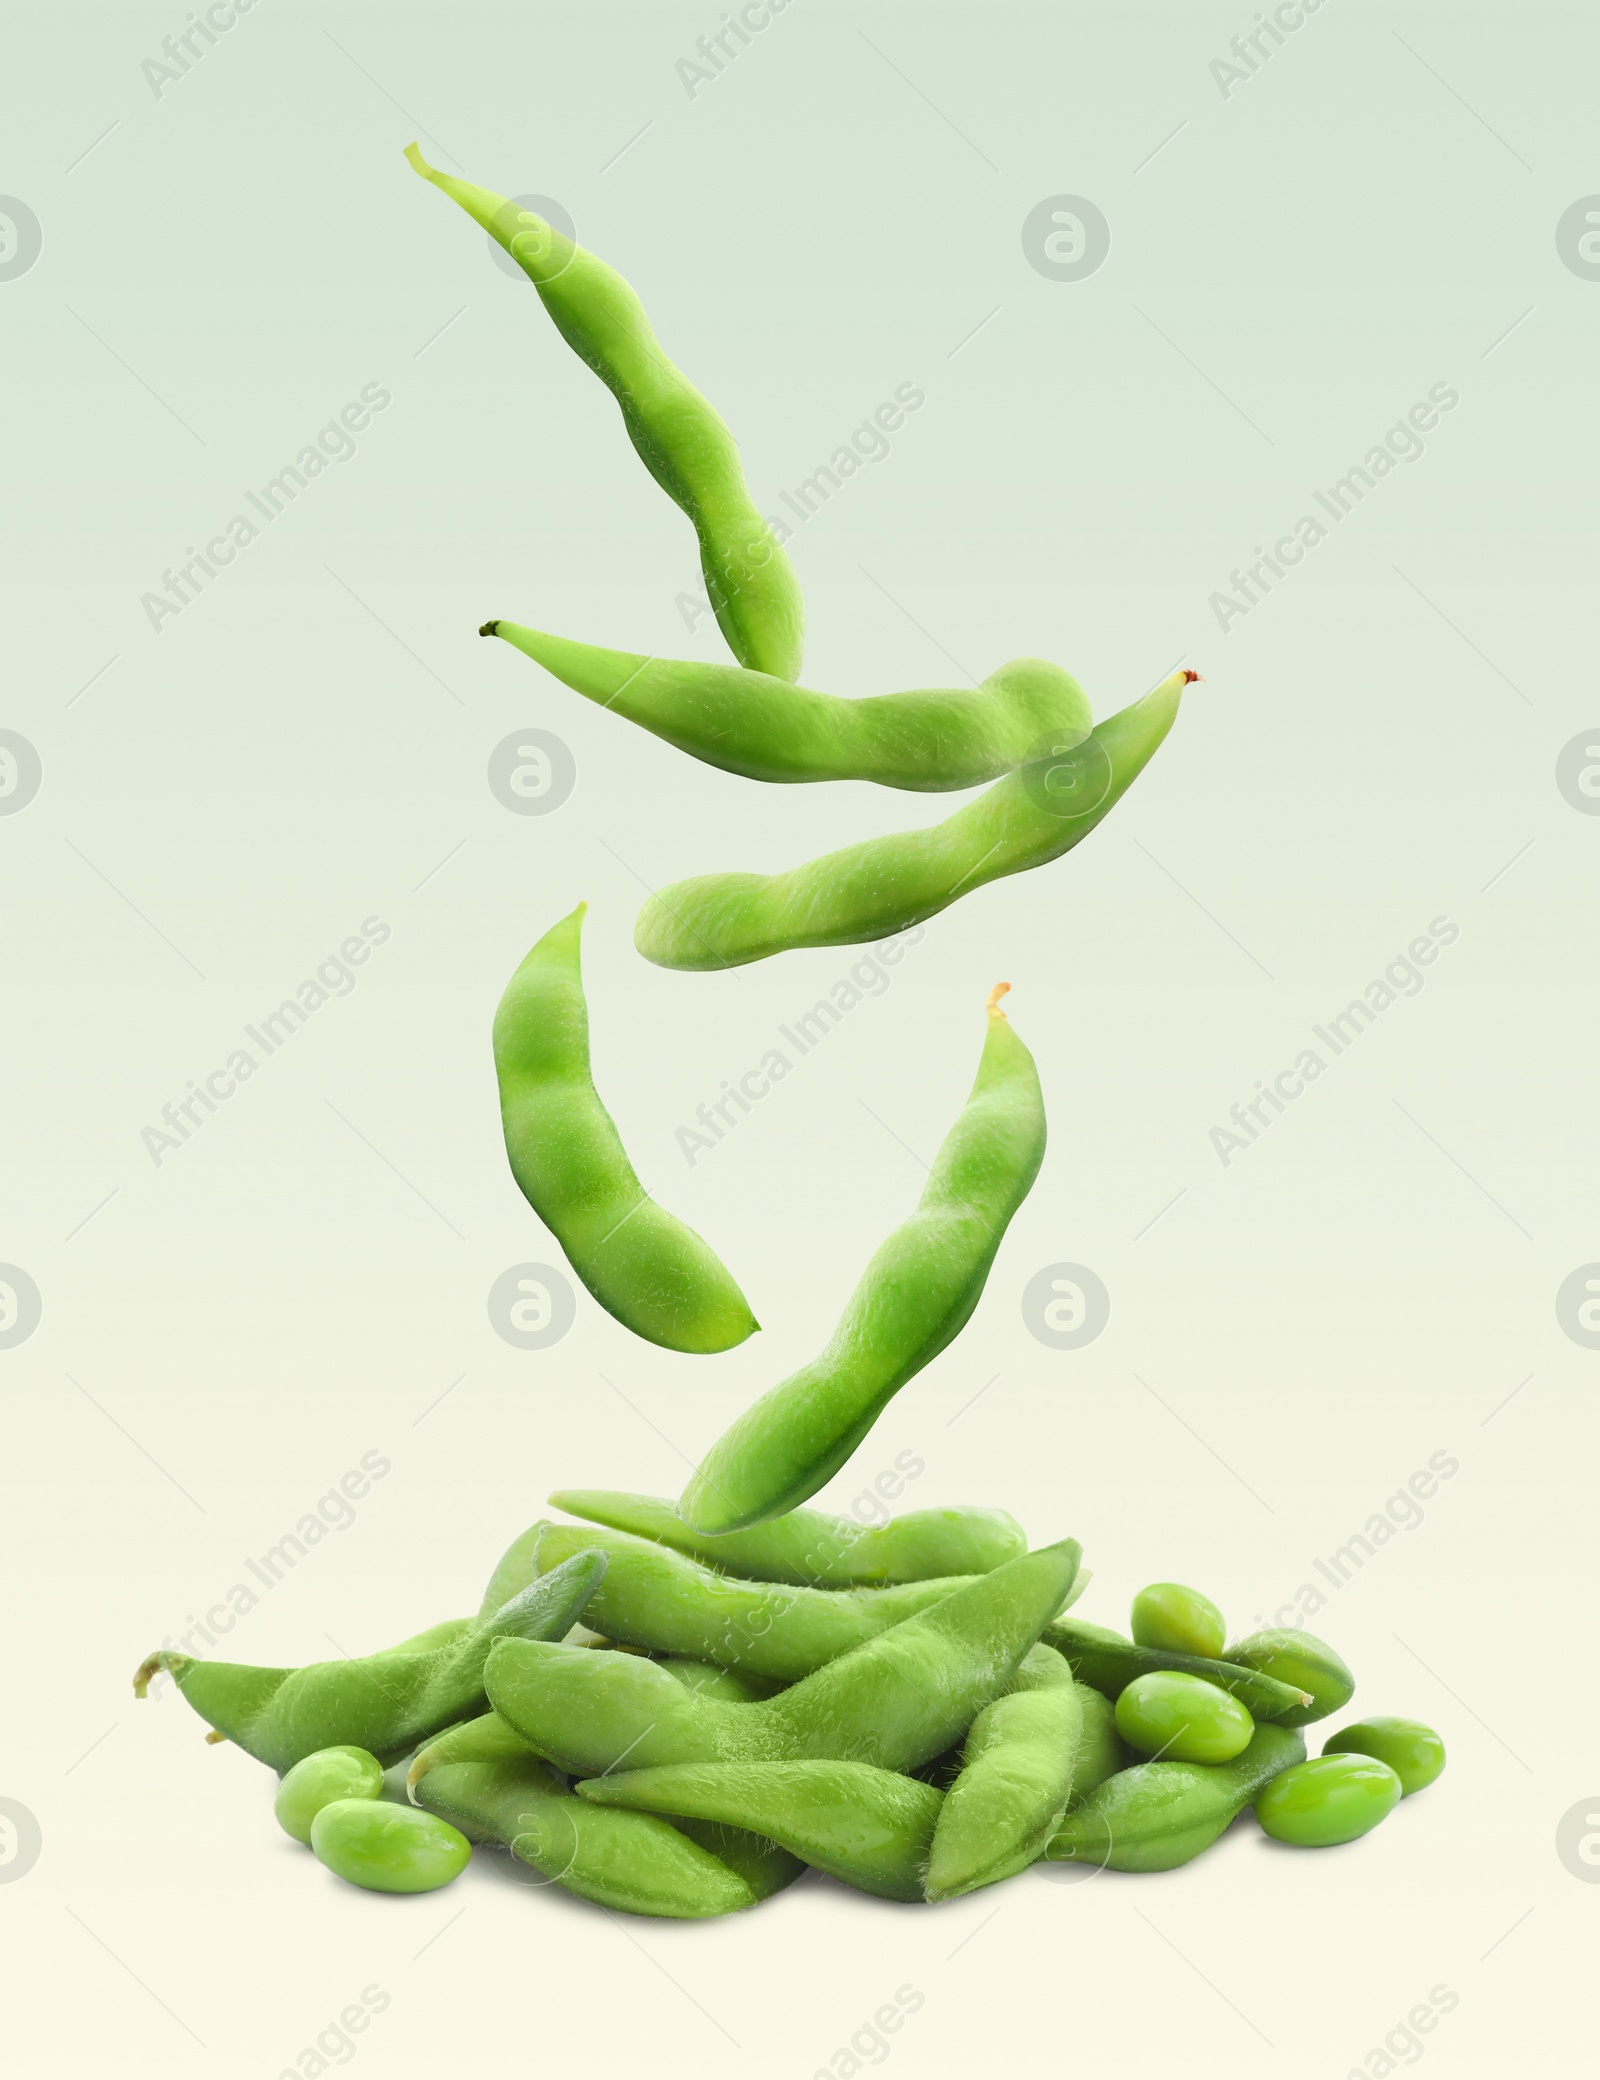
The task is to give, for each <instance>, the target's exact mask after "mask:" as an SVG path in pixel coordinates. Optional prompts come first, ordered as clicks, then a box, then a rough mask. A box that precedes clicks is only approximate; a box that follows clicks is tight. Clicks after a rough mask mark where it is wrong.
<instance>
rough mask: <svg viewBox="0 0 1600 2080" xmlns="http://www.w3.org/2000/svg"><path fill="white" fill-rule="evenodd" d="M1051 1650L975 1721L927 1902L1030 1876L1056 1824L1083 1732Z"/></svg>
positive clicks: (1068, 1675) (937, 1845)
mask: <svg viewBox="0 0 1600 2080" xmlns="http://www.w3.org/2000/svg"><path fill="white" fill-rule="evenodd" d="M1086 1694H1087V1693H1086V1692H1085V1691H1083V1690H1082V1689H1080V1687H1079V1686H1078V1684H1076V1683H1075V1682H1074V1681H1073V1680H1072V1671H1071V1669H1070V1668H1068V1667H1067V1665H1066V1663H1065V1662H1064V1661H1063V1660H1062V1658H1061V1656H1060V1655H1059V1654H1053V1653H1052V1652H1051V1651H1050V1649H1049V1648H1048V1647H1034V1648H1033V1649H1032V1650H1031V1651H1030V1652H1029V1653H1027V1654H1025V1655H1024V1656H1023V1660H1022V1666H1021V1667H1020V1668H1019V1669H1018V1670H1017V1672H1016V1674H1015V1675H1014V1676H1013V1677H1012V1678H1011V1683H1010V1687H1009V1688H1008V1689H1007V1690H1006V1691H1005V1693H1004V1695H1003V1696H1000V1697H997V1698H996V1699H995V1700H994V1702H993V1703H992V1704H986V1705H985V1706H984V1708H983V1710H982V1711H981V1712H979V1714H978V1716H977V1717H976V1718H975V1719H974V1720H973V1722H972V1727H971V1731H970V1732H969V1733H968V1735H967V1739H966V1745H965V1747H964V1748H963V1749H962V1751H961V1773H960V1775H959V1776H958V1777H957V1778H956V1780H955V1782H954V1783H953V1784H952V1785H951V1786H950V1789H949V1790H948V1791H947V1792H946V1794H945V1800H944V1805H943V1808H942V1809H941V1811H940V1813H939V1818H938V1825H937V1826H936V1827H935V1829H934V1834H933V1845H932V1848H931V1850H930V1852H929V1856H928V1869H927V1879H926V1892H927V1897H928V1898H929V1899H934V1900H938V1899H955V1898H956V1897H957V1896H958V1895H959V1894H960V1893H963V1892H975V1891H977V1889H978V1887H979V1886H980V1885H993V1884H995V1883H996V1882H997V1881H998V1880H999V1879H1001V1878H1010V1877H1014V1876H1015V1875H1016V1873H1017V1872H1018V1871H1021V1870H1026V1869H1027V1867H1028V1865H1029V1864H1030V1863H1033V1862H1035V1861H1036V1860H1037V1858H1038V1857H1039V1856H1040V1855H1041V1854H1042V1853H1043V1850H1044V1846H1045V1844H1046V1842H1048V1841H1049V1840H1050V1837H1051V1836H1052V1835H1053V1834H1054V1833H1055V1831H1056V1829H1057V1827H1059V1826H1060V1824H1061V1817H1062V1815H1063V1814H1064V1813H1065V1811H1066V1809H1067V1800H1068V1798H1069V1797H1070V1796H1071V1792H1072V1768H1073V1761H1074V1758H1075V1756H1076V1753H1077V1749H1078V1743H1079V1741H1080V1740H1081V1738H1082V1735H1083V1698H1084V1697H1085V1695H1086Z"/></svg>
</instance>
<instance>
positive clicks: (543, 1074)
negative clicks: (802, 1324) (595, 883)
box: [494, 903, 759, 1352]
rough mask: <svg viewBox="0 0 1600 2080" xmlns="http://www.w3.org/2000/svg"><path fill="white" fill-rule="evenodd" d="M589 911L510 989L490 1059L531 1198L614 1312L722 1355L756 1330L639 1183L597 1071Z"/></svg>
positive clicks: (650, 1333) (681, 1345) (649, 1336)
mask: <svg viewBox="0 0 1600 2080" xmlns="http://www.w3.org/2000/svg"><path fill="white" fill-rule="evenodd" d="M588 907H589V906H588V904H587V903H580V904H579V905H578V907H577V909H576V910H574V911H573V912H572V913H571V915H570V916H568V917H564V918H563V919H562V920H561V922H560V923H559V924H557V925H553V926H552V927H551V929H550V930H549V931H548V932H546V933H545V935H544V937H543V938H542V939H541V940H540V941H539V943H538V945H537V946H535V947H534V949H533V951H532V952H531V953H530V954H529V955H528V957H527V959H526V960H525V961H523V963H522V965H521V966H520V967H519V968H518V969H517V972H516V973H515V975H513V976H512V978H511V980H510V982H509V983H508V984H507V986H506V992H505V995H504V996H503V997H502V998H501V999H500V1008H499V1010H498V1011H497V1012H496V1013H495V1020H494V1063H495V1071H496V1074H497V1076H498V1078H499V1082H500V1117H501V1121H502V1124H503V1126H504V1128H505V1140H506V1154H507V1156H508V1157H509V1158H510V1161H511V1173H512V1175H513V1176H514V1177H515V1178H516V1180H517V1183H518V1184H519V1185H520V1186H521V1188H522V1194H523V1197H524V1198H525V1199H526V1200H527V1201H528V1204H529V1205H530V1206H531V1207H532V1208H533V1210H534V1212H535V1213H536V1214H538V1216H539V1218H540V1219H541V1220H542V1221H543V1222H544V1223H545V1225H546V1227H548V1228H549V1229H550V1231H551V1232H552V1234H554V1236H555V1238H556V1240H557V1241H558V1242H559V1243H560V1244H561V1247H562V1249H563V1250H564V1251H565V1253H566V1257H567V1261H568V1263H569V1264H571V1266H572V1268H573V1270H574V1271H575V1272H576V1273H577V1274H578V1276H579V1278H581V1279H582V1280H583V1282H584V1284H585V1285H586V1286H587V1287H588V1288H589V1291H590V1292H591V1293H592V1294H593V1295H594V1297H595V1299H596V1300H598V1301H599V1303H600V1305H601V1306H602V1307H603V1308H604V1309H605V1310H606V1312H607V1314H609V1315H612V1316H613V1317H614V1318H615V1319H616V1320H617V1321H619V1322H621V1323H622V1325H623V1327H624V1328H626V1329H631V1330H632V1331H633V1332H634V1334H635V1335H636V1336H642V1337H644V1338H645V1340H646V1341H647V1342H649V1343H656V1344H660V1345H662V1346H663V1347H664V1348H665V1349H667V1350H673V1351H697V1352H708V1351H725V1350H731V1349H732V1348H733V1346H734V1345H735V1344H736V1343H743V1342H744V1340H745V1338H746V1337H747V1336H748V1335H750V1333H751V1332H752V1330H754V1329H755V1328H757V1327H758V1326H759V1325H758V1323H757V1321H756V1318H755V1316H754V1315H753V1314H752V1313H751V1312H750V1307H749V1303H748V1302H747V1301H746V1299H745V1297H744V1295H743V1293H741V1292H740V1290H739V1288H738V1287H737V1286H736V1285H735V1284H734V1282H733V1279H732V1278H731V1277H730V1275H729V1273H728V1270H727V1268H726V1266H725V1265H724V1264H723V1262H722V1260H721V1259H720V1258H719V1257H718V1256H717V1255H716V1253H715V1252H714V1251H713V1250H712V1249H711V1248H710V1246H709V1245H708V1244H707V1243H705V1242H703V1241H702V1240H701V1238H700V1237H699V1236H698V1235H697V1234H696V1233H695V1232H694V1230H693V1229H692V1228H687V1227H685V1226H684V1224H683V1222H682V1221H680V1220H675V1219H674V1218H673V1216H672V1215H671V1214H670V1213H668V1212H666V1211H665V1209H664V1208H662V1207H660V1206H658V1205H657V1204H656V1202H655V1200H654V1199H652V1198H651V1197H650V1195H649V1193H648V1192H646V1190H645V1188H644V1186H643V1185H642V1184H640V1182H639V1179H638V1177H637V1175H636V1174H635V1172H634V1168H633V1165H632V1164H631V1163H630V1162H629V1161H628V1156H627V1151H626V1150H625V1149H624V1148H623V1146H622V1138H621V1136H620V1135H619V1134H618V1132H617V1130H616V1126H615V1124H614V1123H613V1121H612V1118H611V1115H610V1113H609V1112H607V1111H606V1109H605V1107H604V1105H602V1104H601V1102H600V1097H599V1094H598V1092H597V1091H596V1090H595V1087H594V1079H593V1077H592V1075H591V1074H590V1070H589V1011H588V1006H587V1004H586V1003H585V1001H584V995H583V977H582V971H581V968H580V965H579V940H580V935H581V933H582V930H583V919H584V913H585V912H586V911H587V909H588Z"/></svg>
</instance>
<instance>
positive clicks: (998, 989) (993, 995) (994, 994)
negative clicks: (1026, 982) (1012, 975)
mask: <svg viewBox="0 0 1600 2080" xmlns="http://www.w3.org/2000/svg"><path fill="white" fill-rule="evenodd" d="M1010 987H1011V985H1010V983H1009V982H997V983H996V984H995V986H994V988H993V989H992V990H990V992H989V1001H988V1003H987V1005H986V1006H985V1007H984V1008H985V1009H986V1010H988V1011H991V1012H993V1014H994V1016H995V1017H996V1018H1004V1017H1005V1013H1004V1012H1003V1011H1002V1010H1001V1009H1000V999H1001V998H1002V997H1003V996H1004V995H1005V994H1006V993H1007V991H1008V990H1009V989H1010Z"/></svg>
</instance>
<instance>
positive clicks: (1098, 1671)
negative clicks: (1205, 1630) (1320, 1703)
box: [1044, 1618, 1311, 1726]
mask: <svg viewBox="0 0 1600 2080" xmlns="http://www.w3.org/2000/svg"><path fill="white" fill-rule="evenodd" d="M1044 1643H1045V1645H1046V1646H1047V1647H1054V1648H1055V1650H1056V1652H1057V1653H1058V1654H1064V1655H1065V1656H1066V1658H1067V1660H1068V1661H1069V1662H1070V1663H1071V1664H1072V1672H1073V1674H1074V1675H1075V1676H1076V1677H1077V1679H1078V1681H1079V1682H1080V1683H1087V1684H1088V1685H1089V1687H1090V1688H1091V1689H1092V1690H1098V1691H1100V1692H1101V1693H1102V1695H1104V1696H1106V1697H1109V1698H1110V1699H1112V1701H1113V1702H1115V1700H1116V1699H1117V1698H1119V1697H1120V1696H1121V1695H1122V1693H1123V1691H1124V1690H1125V1689H1126V1688H1127V1687H1128V1685H1129V1684H1130V1683H1131V1682H1133V1681H1134V1680H1135V1679H1136V1678H1137V1677H1139V1676H1145V1675H1149V1674H1150V1673H1151V1672H1152V1671H1153V1670H1157V1669H1162V1670H1171V1671H1172V1672H1173V1673H1174V1674H1177V1675H1190V1676H1199V1677H1201V1678H1202V1680H1203V1681H1205V1682H1208V1683H1215V1684H1216V1686H1217V1688H1218V1689H1219V1690H1226V1691H1228V1692H1230V1694H1231V1695H1233V1696H1234V1697H1237V1698H1238V1700H1239V1702H1240V1703H1241V1704H1242V1705H1244V1706H1245V1708H1246V1709H1247V1710H1248V1712H1249V1713H1250V1716H1251V1717H1252V1718H1253V1719H1266V1720H1270V1721H1271V1722H1272V1723H1273V1724H1274V1725H1277V1726H1289V1725H1293V1724H1297V1723H1298V1722H1297V1721H1296V1720H1294V1719H1292V1718H1291V1717H1290V1714H1291V1713H1295V1712H1298V1711H1300V1710H1302V1709H1303V1708H1304V1707H1305V1706H1307V1705H1308V1704H1309V1703H1310V1702H1311V1695H1310V1692H1309V1691H1307V1690H1301V1689H1298V1688H1296V1687H1295V1686H1294V1685H1293V1684H1291V1683H1288V1682H1280V1681H1279V1680H1278V1679H1277V1677H1276V1676H1270V1675H1264V1674H1262V1673H1261V1672H1260V1671H1259V1670H1257V1669H1255V1668H1251V1667H1247V1666H1246V1665H1244V1664H1243V1663H1241V1662H1235V1661H1231V1660H1230V1661H1208V1660H1207V1659H1205V1657H1204V1656H1202V1655H1199V1654H1169V1653H1168V1652H1167V1651H1166V1650H1165V1649H1164V1648H1162V1647H1136V1646H1134V1645H1132V1644H1131V1643H1130V1642H1129V1641H1127V1640H1125V1639H1123V1638H1122V1637H1121V1635H1120V1634H1118V1633H1115V1632H1112V1631H1110V1630H1109V1629H1108V1628H1107V1627H1106V1626H1104V1625H1088V1624H1085V1623H1084V1621H1083V1620H1082V1619H1081V1618H1058V1619H1057V1620H1056V1621H1055V1623H1054V1624H1052V1625H1047V1626H1046V1627H1045V1630H1044Z"/></svg>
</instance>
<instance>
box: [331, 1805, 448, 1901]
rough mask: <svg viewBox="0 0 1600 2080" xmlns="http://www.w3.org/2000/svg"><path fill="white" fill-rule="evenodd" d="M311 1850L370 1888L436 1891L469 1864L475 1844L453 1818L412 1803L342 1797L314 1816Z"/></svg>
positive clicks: (354, 1882) (337, 1872) (351, 1880)
mask: <svg viewBox="0 0 1600 2080" xmlns="http://www.w3.org/2000/svg"><path fill="white" fill-rule="evenodd" d="M311 1853H312V1854H313V1855H314V1856H315V1857H316V1859H317V1861H318V1863H323V1864H326V1865H327V1867H328V1869H329V1870H330V1871H332V1872H333V1873H334V1875H335V1876H336V1877H340V1878H344V1879H346V1880H347V1881H348V1882H349V1883H350V1884H352V1885H360V1886H362V1887H363V1888H364V1889H365V1890H366V1891H368V1892H437V1891H438V1889H439V1887H440V1886H441V1885H448V1884H449V1883H450V1881H451V1879H452V1878H459V1877H460V1875H461V1873H462V1872H463V1871H464V1870H465V1869H466V1867H467V1863H468V1860H469V1858H470V1857H471V1855H472V1845H471V1843H470V1842H469V1841H468V1840H467V1838H466V1836H465V1835H464V1834H462V1833H461V1832H460V1830H459V1829H458V1828H454V1827H452V1826H451V1825H450V1824H449V1822H448V1821H445V1820H440V1819H437V1818H436V1817H435V1816H434V1815H433V1814H432V1813H419V1812H418V1811H417V1810H416V1809H415V1807H413V1806H396V1805H390V1804H389V1803H388V1801H387V1800H384V1799H367V1798H339V1799H335V1800H334V1802H333V1804H332V1805H328V1806H324V1807H323V1808H322V1810H321V1811H320V1812H319V1813H318V1814H317V1817H316V1818H315V1819H314V1820H313V1821H312V1823H311Z"/></svg>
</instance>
